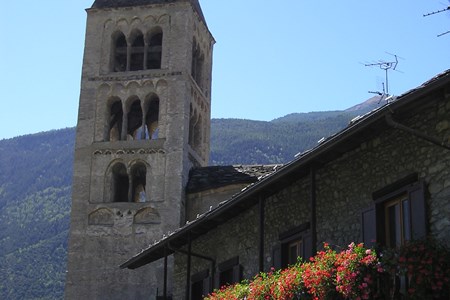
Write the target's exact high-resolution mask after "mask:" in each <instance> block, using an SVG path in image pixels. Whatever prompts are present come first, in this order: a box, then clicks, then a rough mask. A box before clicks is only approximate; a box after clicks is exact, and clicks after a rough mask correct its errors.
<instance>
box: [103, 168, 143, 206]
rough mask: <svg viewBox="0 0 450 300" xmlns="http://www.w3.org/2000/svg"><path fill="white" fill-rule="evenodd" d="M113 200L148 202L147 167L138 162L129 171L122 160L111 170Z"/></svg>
mask: <svg viewBox="0 0 450 300" xmlns="http://www.w3.org/2000/svg"><path fill="white" fill-rule="evenodd" d="M110 181H111V182H110V187H111V199H110V201H111V202H146V201H147V195H146V181H147V167H146V166H145V164H144V163H142V162H138V163H135V164H133V165H132V166H131V168H130V170H129V171H128V170H127V168H126V167H125V165H124V164H123V163H121V162H117V163H115V164H114V165H113V166H112V167H111V170H110Z"/></svg>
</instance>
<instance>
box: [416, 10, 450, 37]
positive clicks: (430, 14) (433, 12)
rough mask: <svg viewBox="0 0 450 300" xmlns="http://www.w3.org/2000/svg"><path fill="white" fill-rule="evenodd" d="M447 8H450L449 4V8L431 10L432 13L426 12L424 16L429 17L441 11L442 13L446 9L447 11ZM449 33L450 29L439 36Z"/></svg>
mask: <svg viewBox="0 0 450 300" xmlns="http://www.w3.org/2000/svg"><path fill="white" fill-rule="evenodd" d="M447 10H450V6H447V8H444V9H440V10H437V11H432V12H430V13H427V14H424V15H423V16H424V17H428V16H432V15H436V14H440V13H442V12H444V11H447ZM447 33H450V30H449V31H447V32H443V33H441V34H438V35H437V37H441V36H443V35H446V34H447Z"/></svg>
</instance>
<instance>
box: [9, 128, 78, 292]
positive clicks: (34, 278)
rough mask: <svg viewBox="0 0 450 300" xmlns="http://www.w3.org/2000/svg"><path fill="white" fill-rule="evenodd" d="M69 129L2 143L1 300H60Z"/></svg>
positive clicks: (71, 142)
mask: <svg viewBox="0 0 450 300" xmlns="http://www.w3.org/2000/svg"><path fill="white" fill-rule="evenodd" d="M74 133H75V131H74V130H73V128H70V129H63V130H56V131H50V132H45V133H40V134H34V135H28V136H22V137H17V138H14V139H9V140H2V141H0V153H1V154H0V269H1V271H0V299H58V298H59V299H61V298H62V295H63V282H64V279H65V270H66V262H65V260H66V252H67V250H66V249H67V234H68V228H69V214H70V187H71V176H72V161H73V159H72V155H73V145H74V138H75V136H74Z"/></svg>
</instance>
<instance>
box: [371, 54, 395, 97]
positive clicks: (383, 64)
mask: <svg viewBox="0 0 450 300" xmlns="http://www.w3.org/2000/svg"><path fill="white" fill-rule="evenodd" d="M386 53H387V54H389V55H392V56H393V57H394V59H395V61H394V60H391V61H385V60H378V62H375V63H366V64H364V66H366V67H379V68H380V69H382V70H384V72H385V82H383V92H380V91H369V93H371V94H377V95H380V96H381V98H380V101H379V102H381V101H382V100H383V99H384V98H385V97H388V96H389V76H388V71H389V70H394V71H398V70H397V65H398V59H399V58H401V57H399V56H397V55H396V54H392V53H388V52H386ZM398 72H400V71H398ZM379 102H378V103H379Z"/></svg>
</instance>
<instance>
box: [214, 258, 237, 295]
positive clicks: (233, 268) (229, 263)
mask: <svg viewBox="0 0 450 300" xmlns="http://www.w3.org/2000/svg"><path fill="white" fill-rule="evenodd" d="M242 271H243V267H242V265H240V264H239V256H235V257H233V258H230V259H228V260H226V261H224V262H222V263H220V264H219V265H218V266H217V272H216V273H215V275H214V288H220V287H221V286H223V285H231V284H234V283H238V282H240V281H241V280H242V274H243V272H242ZM227 272H232V280H231V281H232V282H227V283H224V282H222V278H221V277H222V275H223V274H225V273H227Z"/></svg>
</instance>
